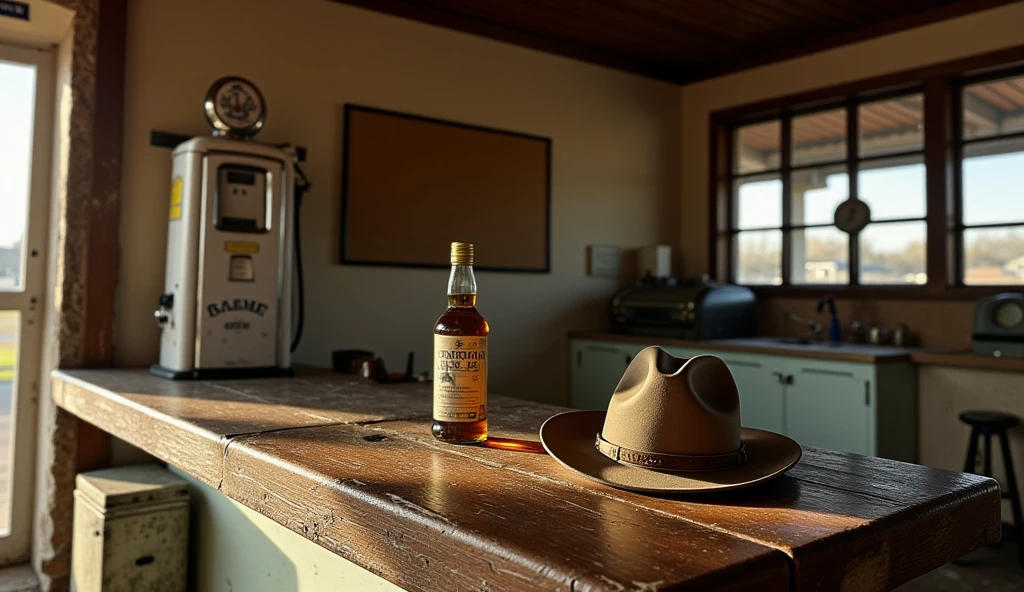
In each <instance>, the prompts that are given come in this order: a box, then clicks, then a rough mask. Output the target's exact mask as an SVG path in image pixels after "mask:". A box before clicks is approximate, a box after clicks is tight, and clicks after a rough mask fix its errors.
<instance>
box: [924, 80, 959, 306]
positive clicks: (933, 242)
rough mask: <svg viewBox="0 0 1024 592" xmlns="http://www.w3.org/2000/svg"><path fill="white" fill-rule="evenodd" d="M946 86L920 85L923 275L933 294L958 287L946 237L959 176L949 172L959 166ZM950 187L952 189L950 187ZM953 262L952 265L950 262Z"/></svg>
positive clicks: (933, 82)
mask: <svg viewBox="0 0 1024 592" xmlns="http://www.w3.org/2000/svg"><path fill="white" fill-rule="evenodd" d="M952 94H953V93H952V92H951V88H950V85H949V83H948V82H947V81H946V80H945V79H942V78H938V79H932V80H929V81H927V82H925V85H924V148H925V150H924V167H925V182H926V185H925V195H926V204H927V208H928V210H927V212H926V213H925V215H926V216H927V221H928V223H927V226H928V231H927V232H928V234H927V243H926V251H925V252H926V254H927V260H926V267H925V269H926V271H927V272H928V287H929V288H930V289H931V290H934V291H942V290H944V289H945V288H946V286H948V285H952V284H955V283H956V284H958V283H960V277H961V276H960V274H959V272H958V271H956V270H958V269H959V268H960V263H959V260H960V257H959V256H958V253H959V251H960V249H959V247H954V246H953V242H959V238H958V237H956V239H955V240H951V239H953V238H954V237H952V236H951V234H950V229H951V228H953V226H954V224H953V218H952V215H953V214H954V212H955V210H956V209H957V208H956V207H955V206H953V204H952V203H951V201H953V199H952V198H953V195H952V193H951V189H952V190H954V191H955V189H953V187H955V186H956V185H957V184H958V183H957V182H956V181H954V180H953V179H958V178H959V175H958V174H957V173H955V172H954V173H953V176H952V178H951V175H950V172H951V171H952V169H954V168H955V167H956V166H958V165H959V160H954V159H953V157H952V155H951V153H950V148H951V146H953V144H954V138H953V134H954V133H956V131H955V129H953V128H957V127H959V126H957V125H953V117H954V113H956V110H955V109H953V105H954V104H955V103H954V100H953V97H952ZM951 185H952V187H951ZM950 259H953V261H950Z"/></svg>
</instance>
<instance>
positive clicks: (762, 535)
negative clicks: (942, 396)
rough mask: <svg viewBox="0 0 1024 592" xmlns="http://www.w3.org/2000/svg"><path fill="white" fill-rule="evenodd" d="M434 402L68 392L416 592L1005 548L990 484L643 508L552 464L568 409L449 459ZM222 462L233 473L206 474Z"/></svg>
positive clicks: (282, 388) (798, 569) (822, 476)
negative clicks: (544, 446) (545, 426)
mask: <svg viewBox="0 0 1024 592" xmlns="http://www.w3.org/2000/svg"><path fill="white" fill-rule="evenodd" d="M427 389H428V386H427V385H375V384H372V383H366V382H361V381H355V380H351V379H349V378H347V377H344V376H341V375H320V376H308V377H301V376H300V377H297V378H292V379H270V380H252V381H225V382H208V383H175V382H169V381H164V380H161V379H157V378H154V377H150V376H149V375H148V374H146V373H144V372H143V371H135V370H109V371H98V370H96V371H62V372H58V373H56V375H55V379H54V392H55V399H56V400H57V402H58V404H59V405H61V406H63V407H64V408H66V409H68V410H69V411H72V413H75V414H81V416H82V417H83V418H85V419H88V420H89V421H93V422H95V423H97V425H98V426H99V427H100V428H102V429H104V430H108V431H110V432H111V433H113V434H114V435H116V436H118V437H121V438H124V439H126V440H128V441H129V442H132V443H133V444H136V445H137V446H140V447H142V448H143V449H145V450H146V451H147V452H150V453H152V454H155V455H156V456H158V457H160V458H162V459H163V460H166V461H168V462H170V463H172V464H174V465H176V466H179V467H180V468H182V469H184V470H185V471H187V472H189V473H190V474H193V475H195V476H197V477H198V478H200V479H202V480H203V481H204V482H208V483H211V484H212V485H214V486H215V487H218V488H219V489H220V490H221V491H222V492H223V493H225V494H226V495H228V496H229V497H231V498H232V499H235V500H237V501H239V502H241V503H243V504H245V505H246V506H248V507H250V508H252V509H254V510H256V511H258V512H260V513H262V514H264V515H266V516H268V517H270V518H272V519H273V520H275V521H277V522H279V523H280V524H283V525H285V526H286V527H288V528H289V529H291V530H293V531H295V532H297V533H299V534H302V535H303V536H305V537H306V538H308V539H310V540H312V541H314V542H316V543H317V544H320V545H321V546H323V547H325V548H327V549H329V550H331V551H333V552H335V553H337V554H338V555H340V556H342V557H344V558H346V559H348V560H350V561H353V562H355V563H357V564H358V565H360V566H362V567H364V568H366V569H368V570H370V571H373V572H374V573H377V574H379V575H381V576H383V577H385V578H387V579H389V580H391V581H393V582H395V583H397V584H399V585H401V586H403V587H405V588H407V589H412V590H431V589H446V590H462V589H467V590H468V589H474V590H480V589H484V590H491V589H494V590H497V589H510V590H518V589H531V590H532V589H545V590H547V589H552V590H556V589H562V590H588V589H595V590H596V589H609V590H623V589H630V590H651V589H669V588H672V589H737V590H740V589H744V590H752V589H759V590H760V589H763V590H775V589H795V590H805V589H806V590H810V589H828V590H831V589H846V590H885V589H890V588H891V587H894V586H896V585H898V584H900V583H902V582H905V581H907V580H909V579H911V578H913V577H916V576H918V575H921V574H923V573H925V572H927V571H930V570H931V569H934V568H935V567H938V566H939V565H942V564H943V563H945V562H947V561H949V560H951V559H953V558H955V557H958V556H960V555H962V554H964V553H966V552H968V551H970V550H972V549H974V548H976V547H978V546H981V545H984V544H987V543H990V542H993V541H994V540H996V539H997V538H998V533H999V521H998V511H999V510H998V508H999V494H998V488H997V486H996V484H995V482H994V481H992V480H990V479H985V478H981V477H976V476H973V475H963V474H960V473H952V472H946V471H940V470H936V469H929V468H926V467H921V466H917V465H909V464H905V463H899V462H895V461H888V460H883V459H878V458H870V457H860V456H856V455H850V454H844V453H837V452H831V451H825V450H818V449H805V456H804V458H803V459H802V460H801V461H800V463H799V464H798V465H797V466H796V467H795V468H794V469H793V470H791V471H790V472H789V473H788V474H787V475H785V476H783V477H780V478H778V479H776V480H773V481H771V482H769V483H767V484H765V485H764V486H762V487H757V488H753V489H749V490H745V491H738V492H733V493H730V494H728V495H715V496H704V497H670V496H663V497H655V496H645V495H641V494H637V493H632V492H626V491H620V490H616V489H612V488H609V487H606V486H603V485H600V484H598V483H596V482H592V481H590V480H589V479H586V478H585V477H582V476H579V475H577V474H575V473H573V472H571V471H568V470H566V469H564V468H562V467H561V466H560V465H559V464H557V463H556V462H555V461H554V460H553V459H551V458H550V457H548V456H547V455H545V454H537V453H536V450H537V447H536V443H537V440H538V437H537V433H538V429H539V426H540V424H541V423H542V422H543V421H544V420H545V419H547V418H548V417H550V416H551V415H553V414H555V413H559V412H561V411H564V409H563V408H560V407H555V406H549V405H541V404H537V403H528V402H526V401H520V400H516V399H509V398H505V397H493V398H492V400H491V411H490V414H489V415H490V420H491V432H492V435H493V436H494V437H495V439H496V443H497V444H500V446H493V447H491V446H487V447H458V446H450V445H445V444H442V443H439V442H437V441H436V440H434V439H433V437H432V436H431V435H430V432H429V421H428V419H427V417H428V416H429V406H428V405H429V400H430V399H429V396H427V392H428V390H427ZM86 416H88V417H86ZM169 439H170V440H176V442H177V444H176V445H174V446H167V445H165V444H164V442H165V441H166V440H169ZM200 447H205V448H206V450H207V452H206V454H207V457H206V458H204V459H202V462H200V461H197V460H196V459H195V458H194V456H195V453H194V452H193V451H192V449H193V448H200ZM216 454H219V455H220V462H221V466H222V469H221V470H219V471H218V470H216V469H215V468H213V467H211V466H207V465H206V464H204V462H206V463H215V459H214V458H213V457H214V456H216ZM193 471H195V472H193Z"/></svg>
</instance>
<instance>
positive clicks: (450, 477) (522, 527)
mask: <svg viewBox="0 0 1024 592" xmlns="http://www.w3.org/2000/svg"><path fill="white" fill-rule="evenodd" d="M491 413H492V414H493V413H495V411H492V412H491ZM412 425H415V426H416V428H417V430H418V431H421V432H424V433H425V434H426V436H427V437H430V436H429V433H426V427H428V423H427V422H423V421H419V422H414V423H413V424H412ZM431 438H432V437H431ZM442 448H445V449H442ZM446 448H451V447H449V446H443V445H441V444H433V443H430V442H425V441H419V440H416V439H409V438H403V437H399V436H397V435H384V434H382V433H380V432H376V433H374V432H373V431H371V430H370V429H367V428H363V427H360V426H327V427H323V428H312V429H303V430H289V431H287V432H278V433H273V434H262V435H256V436H247V437H244V438H240V439H238V440H236V441H235V442H234V443H232V445H231V447H230V448H229V449H228V454H227V465H226V470H225V474H224V483H223V485H222V491H223V492H224V493H225V494H227V495H228V496H229V497H231V498H232V499H235V500H237V501H239V502H241V503H242V504H245V505H246V506H248V507H250V508H252V509H254V510H256V511H257V512H260V513H261V514H264V515H266V516H268V517H270V518H271V519H273V520H275V521H277V522H280V523H282V524H284V525H285V526H288V527H289V528H291V529H292V530H294V531H295V532H298V533H299V534H302V535H304V536H306V537H307V538H309V539H310V540H312V541H314V542H316V543H318V544H320V545H323V546H324V547H326V548H328V549H330V550H331V551H334V552H335V553H337V554H339V555H341V556H342V557H344V558H346V559H348V560H350V561H352V562H354V563H356V564H358V565H361V566H362V567H365V568H367V569H369V570H370V571H373V572H374V573H376V574H378V575H380V576H382V577H384V578H386V579H388V580H390V581H392V582H395V583H396V584H398V585H400V586H402V587H403V588H406V589H410V590H480V589H495V590H504V589H513V590H520V589H522V590H587V589H596V590H601V589H609V590H615V589H619V590H624V589H634V590H645V589H659V588H671V587H673V586H678V587H680V588H681V589H695V590H696V589H705V590H706V589H720V588H721V589H737V590H738V589H744V590H755V589H759V588H764V589H768V590H772V589H775V590H784V589H786V588H788V573H787V572H788V569H787V567H786V558H785V556H784V555H783V554H782V553H779V552H776V551H773V550H771V549H769V548H767V547H764V546H762V545H759V544H756V543H753V542H750V541H743V540H740V539H737V538H735V537H732V536H729V535H727V534H725V533H722V532H718V531H716V530H714V529H712V528H710V527H706V526H702V525H699V524H694V523H693V522H690V521H687V520H682V519H679V518H676V517H673V516H666V515H664V514H663V513H661V512H657V511H654V510H651V509H648V508H644V507H641V506H637V505H634V504H628V503H623V502H621V501H620V500H616V499H613V498H610V497H608V496H603V495H600V494H599V493H594V492H590V491H587V490H585V489H582V488H572V489H570V488H566V487H564V486H563V485H562V484H561V483H558V482H552V481H550V480H546V479H538V478H536V477H533V476H528V475H523V474H521V473H519V472H516V471H511V470H507V469H506V468H505V467H504V466H503V465H501V464H498V463H490V462H479V461H476V460H475V459H472V458H467V457H464V456H462V454H453V453H452V452H450V451H449V450H446ZM473 452H475V450H474V451H473ZM495 452H498V453H499V454H502V455H519V453H515V452H508V451H495ZM466 454H470V453H466ZM522 456H530V457H532V458H535V459H540V460H543V461H546V462H547V463H548V464H553V461H552V460H551V459H550V458H547V457H546V456H541V455H522Z"/></svg>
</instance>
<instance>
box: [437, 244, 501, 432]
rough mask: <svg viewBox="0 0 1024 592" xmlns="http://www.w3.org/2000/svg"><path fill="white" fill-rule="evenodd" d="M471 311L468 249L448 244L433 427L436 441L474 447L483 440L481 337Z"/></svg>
mask: <svg viewBox="0 0 1024 592" xmlns="http://www.w3.org/2000/svg"><path fill="white" fill-rule="evenodd" d="M488 333H490V327H489V326H488V324H487V321H486V320H484V317H483V316H482V315H481V314H480V313H479V312H478V311H477V310H476V279H475V278H474V276H473V246H472V245H468V244H466V243H452V273H451V277H450V279H449V281H448V310H446V311H445V312H444V314H442V315H441V318H439V319H438V320H437V324H436V325H434V424H433V426H431V432H432V433H433V434H434V437H435V438H437V439H438V440H442V441H445V442H449V443H452V444H476V443H478V442H483V441H484V440H486V439H487V362H488V360H487V335H488Z"/></svg>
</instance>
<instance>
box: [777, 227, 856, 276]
mask: <svg viewBox="0 0 1024 592" xmlns="http://www.w3.org/2000/svg"><path fill="white" fill-rule="evenodd" d="M792 241H793V277H792V278H791V279H792V281H793V283H794V284H848V283H850V249H849V245H850V237H849V235H848V234H846V233H845V232H841V231H840V230H839V229H837V228H836V227H835V226H824V227H821V228H805V229H803V230H794V231H793V235H792Z"/></svg>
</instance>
